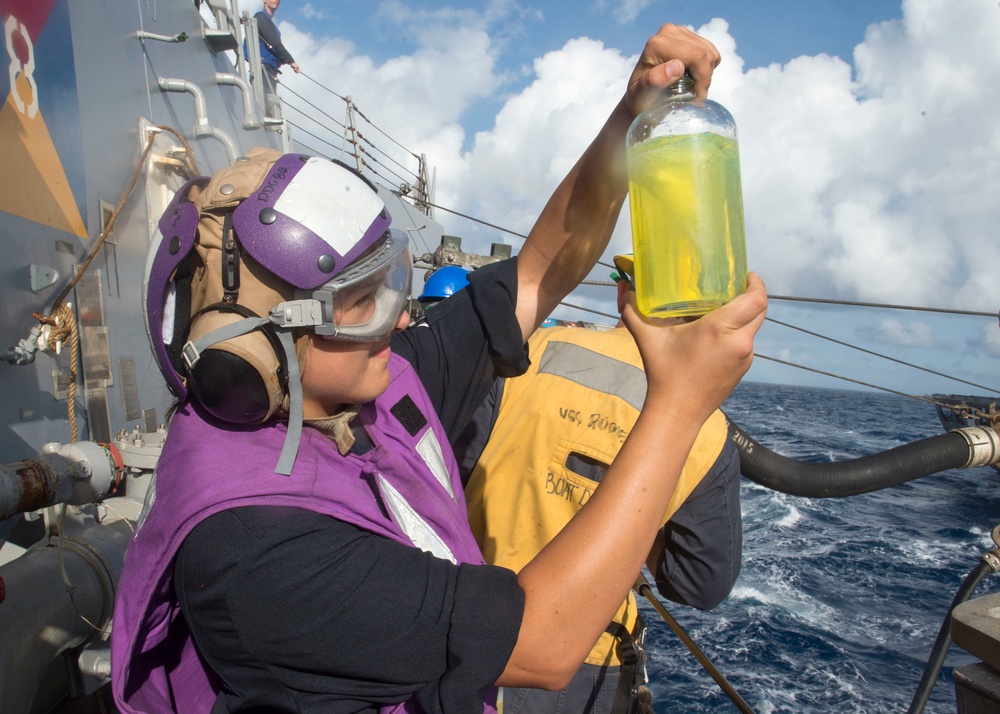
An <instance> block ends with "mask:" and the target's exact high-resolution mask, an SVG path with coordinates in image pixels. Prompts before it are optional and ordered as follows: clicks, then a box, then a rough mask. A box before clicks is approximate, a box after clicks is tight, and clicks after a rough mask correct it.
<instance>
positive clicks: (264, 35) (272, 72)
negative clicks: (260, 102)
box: [254, 0, 301, 94]
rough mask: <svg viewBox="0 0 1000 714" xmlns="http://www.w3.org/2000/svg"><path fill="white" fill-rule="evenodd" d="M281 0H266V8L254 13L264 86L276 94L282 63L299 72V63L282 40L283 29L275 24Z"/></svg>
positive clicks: (269, 91)
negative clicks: (275, 15) (275, 16)
mask: <svg viewBox="0 0 1000 714" xmlns="http://www.w3.org/2000/svg"><path fill="white" fill-rule="evenodd" d="M279 5H281V0H264V9H263V10H261V11H260V12H258V13H257V14H256V15H254V19H256V20H257V36H258V37H259V38H260V65H261V68H262V69H263V70H264V77H265V79H264V86H265V87H266V89H267V92H268V93H269V94H275V93H276V92H277V86H278V74H279V73H280V72H281V66H282V65H286V64H287V65H288V66H289V67H291V68H292V70H293V71H294V72H295V73H296V74H298V73H299V72H300V71H301V70H300V69H299V65H298V63H297V62H296V61H295V59H294V58H293V57H292V55H291V53H290V52H289V51H288V50H287V49H285V45H284V44H282V42H281V31H280V30H278V26H277V25H276V24H274V13H276V12H277V11H278V6H279Z"/></svg>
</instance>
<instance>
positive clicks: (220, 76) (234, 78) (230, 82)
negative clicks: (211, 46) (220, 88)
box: [215, 72, 260, 131]
mask: <svg viewBox="0 0 1000 714" xmlns="http://www.w3.org/2000/svg"><path fill="white" fill-rule="evenodd" d="M215 81H216V82H218V83H219V84H221V85H224V86H231V87H239V88H240V96H241V97H242V98H243V128H244V129H246V130H247V131H250V130H253V129H260V121H259V120H258V119H257V111H256V109H255V108H254V102H253V92H252V91H251V89H250V85H249V83H247V81H246V80H245V79H243V77H240V76H239V75H238V74H226V73H224V72H216V73H215Z"/></svg>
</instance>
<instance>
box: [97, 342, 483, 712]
mask: <svg viewBox="0 0 1000 714" xmlns="http://www.w3.org/2000/svg"><path fill="white" fill-rule="evenodd" d="M389 371H390V375H391V377H392V379H391V382H390V385H389V388H388V389H387V390H386V391H385V393H383V394H382V395H381V396H379V397H378V398H377V399H376V400H375V401H374V402H370V403H368V404H365V405H363V406H362V407H361V410H360V412H359V414H358V416H357V417H356V420H357V421H356V423H360V424H361V425H363V426H364V427H365V429H366V431H367V432H368V434H369V435H370V436H371V440H372V443H373V444H375V447H374V448H373V449H372V450H371V451H369V452H368V453H366V454H364V455H361V456H357V455H354V454H349V455H348V456H346V457H345V456H341V455H340V453H339V452H338V451H337V448H336V446H335V445H334V444H333V442H331V441H330V440H329V439H328V438H327V437H326V436H324V435H322V434H320V433H319V432H317V431H315V430H313V429H309V428H306V429H304V430H303V434H302V441H301V443H300V445H299V452H298V457H297V458H296V461H295V466H294V468H293V470H292V473H291V475H290V476H281V475H278V474H275V473H273V472H272V470H271V469H272V468H273V466H274V464H277V462H278V456H279V454H280V453H281V448H282V445H283V443H284V439H285V427H284V425H283V424H276V423H273V422H272V423H269V424H266V425H263V426H258V427H244V428H238V427H233V426H232V425H226V426H225V427H224V428H223V427H222V426H220V425H219V424H217V423H213V422H211V421H209V420H207V419H206V418H205V417H203V416H202V415H201V414H199V413H198V412H197V411H196V410H194V409H193V408H192V407H191V405H186V406H184V407H183V408H181V409H180V410H178V412H177V413H176V414H175V415H174V417H173V419H172V421H171V423H170V430H169V433H168V435H167V440H166V443H165V444H164V447H163V454H162V456H161V457H160V459H159V462H158V463H157V467H156V475H155V477H154V483H153V484H152V485H151V487H150V493H149V495H148V496H147V502H146V507H145V508H144V509H143V515H142V516H141V517H140V519H139V524H138V527H137V528H136V532H135V535H134V536H133V539H132V543H131V544H130V545H129V549H128V553H127V554H126V557H125V565H124V568H123V570H122V577H121V582H120V586H119V591H118V596H117V598H116V602H115V612H114V625H113V629H112V633H111V659H112V688H113V691H114V696H115V701H116V703H117V704H118V706H119V708H120V709H121V710H122V711H123V712H126V713H132V712H143V713H144V714H153V713H155V712H185V714H186V713H188V712H192V713H195V714H199V713H201V712H209V711H210V710H211V708H212V705H213V704H214V702H215V699H216V696H217V693H218V686H217V683H216V682H215V675H214V673H213V672H211V670H210V668H209V667H208V665H206V664H205V663H204V662H203V661H202V659H201V657H200V655H199V654H198V651H197V649H196V648H195V645H194V641H193V638H192V636H191V633H190V631H189V630H188V627H187V623H186V622H185V620H184V617H183V615H182V613H181V610H180V605H179V603H178V602H177V599H176V598H175V597H174V585H173V566H174V558H175V556H176V554H177V550H178V548H179V547H180V545H181V543H182V542H183V540H184V538H185V537H186V536H187V534H188V533H190V532H191V530H192V529H193V528H194V527H195V526H196V525H197V524H198V523H200V522H201V521H202V520H204V519H205V518H207V517H209V516H211V515H212V514H214V513H218V512H220V511H224V510H227V509H230V508H236V507H239V506H250V505H261V504H267V505H272V506H294V507H298V508H303V509H308V510H310V511H316V512H318V513H325V514H328V515H330V516H333V517H335V518H337V519H339V520H342V521H345V522H347V523H351V524H353V525H355V526H358V527H359V528H363V529H365V530H368V531H370V532H372V533H375V534H377V535H380V536H383V537H385V538H390V539H392V540H394V541H397V542H399V543H404V544H406V545H413V546H416V547H420V548H422V549H423V550H426V551H429V552H431V553H434V554H435V555H437V556H438V557H442V558H446V559H449V560H452V561H453V562H456V563H476V564H479V563H483V556H482V554H481V553H480V551H479V546H478V545H477V544H476V541H475V539H474V538H473V537H472V532H471V531H470V530H469V525H468V517H467V515H466V510H465V496H464V495H463V493H462V485H461V480H460V478H459V476H458V469H457V467H456V465H455V457H454V455H453V454H452V451H451V448H450V447H448V446H447V443H448V442H447V438H446V436H445V432H444V428H443V427H442V426H441V423H440V421H439V420H438V418H437V414H436V413H435V411H434V407H433V405H432V404H431V403H430V399H429V397H428V396H427V393H426V391H425V390H424V388H423V385H421V384H420V381H419V380H418V378H417V376H416V374H415V373H414V371H413V369H412V368H411V367H410V365H409V363H408V362H406V361H405V360H404V359H402V358H401V357H398V356H396V355H392V357H391V358H390V362H389ZM442 444H444V445H445V446H444V448H442V447H441V445H442ZM373 483H374V484H376V485H377V488H378V490H379V493H380V496H381V498H382V500H383V502H384V504H385V505H386V507H387V510H388V511H389V512H390V514H391V516H390V518H386V516H385V515H384V513H383V511H382V510H381V509H380V508H379V505H378V503H377V502H376V500H375V498H374V496H373V494H372V485H371V484H373ZM495 694H496V690H495V689H494V690H493V692H492V693H491V695H490V697H489V698H488V701H487V702H486V703H485V704H484V712H485V713H486V714H490V713H493V712H495V711H496V710H495V708H494V702H493V700H494V699H495ZM380 711H381V712H383V713H384V714H388V713H390V712H417V711H419V709H418V707H417V706H416V704H414V703H412V702H402V703H400V704H398V705H394V706H389V707H383V708H382V709H381V710H380Z"/></svg>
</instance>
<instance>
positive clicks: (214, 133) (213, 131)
mask: <svg viewBox="0 0 1000 714" xmlns="http://www.w3.org/2000/svg"><path fill="white" fill-rule="evenodd" d="M156 81H157V84H159V86H160V89H161V90H162V91H164V92H187V93H188V94H190V95H191V96H192V97H194V135H195V137H196V138H202V137H206V136H210V137H213V138H215V139H218V140H219V141H220V142H221V143H222V145H223V146H224V147H226V157H227V158H228V159H229V163H233V162H235V161H236V157H237V156H238V155H239V152H238V151H237V148H236V143H235V142H234V141H233V139H232V137H230V136H229V135H228V134H227V133H226V132H224V131H222V129H218V128H216V127H214V126H212V125H211V124H210V123H209V121H208V110H207V109H206V103H205V93H204V92H202V91H201V88H200V87H199V86H198V85H197V84H195V83H194V82H189V81H187V80H186V79H170V78H167V77H157V79H156Z"/></svg>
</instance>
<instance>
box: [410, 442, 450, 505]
mask: <svg viewBox="0 0 1000 714" xmlns="http://www.w3.org/2000/svg"><path fill="white" fill-rule="evenodd" d="M417 453H418V454H420V458H422V459H423V460H424V463H425V464H427V468H429V469H430V470H431V473H432V474H434V478H436V479H437V480H438V483H440V484H441V486H442V487H443V488H444V490H445V491H447V492H448V495H449V496H451V497H452V499H454V498H455V489H453V488H452V487H451V476H449V475H448V467H447V466H445V463H444V454H443V453H442V452H441V444H439V443H438V440H437V437H436V436H435V435H434V430H433V429H428V430H427V431H426V433H425V434H424V435H423V436H422V437H420V441H418V442H417Z"/></svg>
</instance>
